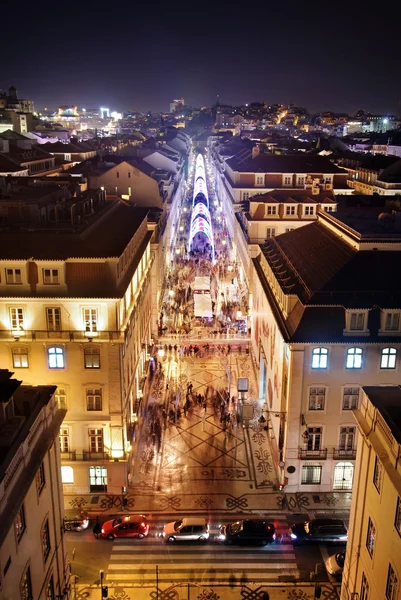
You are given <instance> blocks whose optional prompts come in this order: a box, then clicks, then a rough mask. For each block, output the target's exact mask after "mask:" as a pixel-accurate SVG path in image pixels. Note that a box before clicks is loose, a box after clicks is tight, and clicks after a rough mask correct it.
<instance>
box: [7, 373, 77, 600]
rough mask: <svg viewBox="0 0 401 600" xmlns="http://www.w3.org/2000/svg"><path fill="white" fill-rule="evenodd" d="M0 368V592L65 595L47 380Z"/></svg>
mask: <svg viewBox="0 0 401 600" xmlns="http://www.w3.org/2000/svg"><path fill="white" fill-rule="evenodd" d="M12 375H13V373H11V372H9V371H7V370H5V369H1V370H0V396H1V401H0V448H1V452H0V457H1V458H0V596H1V598H2V599H3V600H16V599H17V598H35V600H56V598H67V597H69V596H68V590H69V587H70V586H69V565H68V561H67V551H66V547H65V544H64V531H63V517H64V502H63V497H62V485H61V476H60V449H59V440H58V437H59V429H60V426H61V424H62V421H63V418H64V416H65V413H66V411H65V409H64V408H62V407H60V405H59V404H58V403H57V400H56V394H55V392H56V388H55V386H51V385H38V386H29V385H21V381H19V380H18V379H14V378H12Z"/></svg>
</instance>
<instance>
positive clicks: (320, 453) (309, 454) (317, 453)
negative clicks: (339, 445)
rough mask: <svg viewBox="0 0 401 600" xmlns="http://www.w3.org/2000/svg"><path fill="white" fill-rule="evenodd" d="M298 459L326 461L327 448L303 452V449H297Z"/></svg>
mask: <svg viewBox="0 0 401 600" xmlns="http://www.w3.org/2000/svg"><path fill="white" fill-rule="evenodd" d="M298 458H300V459H301V460H310V459H319V460H326V458H327V448H321V449H320V450H305V449H304V448H299V450H298Z"/></svg>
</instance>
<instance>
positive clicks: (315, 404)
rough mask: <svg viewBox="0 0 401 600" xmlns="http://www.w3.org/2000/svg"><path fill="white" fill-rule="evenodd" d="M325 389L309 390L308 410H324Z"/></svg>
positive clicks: (313, 388)
mask: <svg viewBox="0 0 401 600" xmlns="http://www.w3.org/2000/svg"><path fill="white" fill-rule="evenodd" d="M325 395H326V388H324V387H311V388H309V410H324V405H325Z"/></svg>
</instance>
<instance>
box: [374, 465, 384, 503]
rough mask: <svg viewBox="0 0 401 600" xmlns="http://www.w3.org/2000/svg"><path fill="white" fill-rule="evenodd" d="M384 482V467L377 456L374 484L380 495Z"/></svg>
mask: <svg viewBox="0 0 401 600" xmlns="http://www.w3.org/2000/svg"><path fill="white" fill-rule="evenodd" d="M382 480H383V465H382V463H381V461H380V459H379V458H378V457H377V456H376V460H375V468H374V471H373V483H374V484H375V488H376V489H377V491H378V492H379V494H380V492H381V488H382Z"/></svg>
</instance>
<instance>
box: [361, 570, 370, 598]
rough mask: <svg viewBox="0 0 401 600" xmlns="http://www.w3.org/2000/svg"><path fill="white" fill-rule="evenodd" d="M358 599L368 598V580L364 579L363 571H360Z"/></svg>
mask: <svg viewBox="0 0 401 600" xmlns="http://www.w3.org/2000/svg"><path fill="white" fill-rule="evenodd" d="M360 599H361V600H369V582H368V580H367V579H366V575H365V573H362V582H361V594H360Z"/></svg>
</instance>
